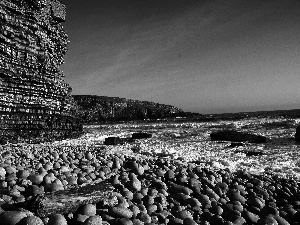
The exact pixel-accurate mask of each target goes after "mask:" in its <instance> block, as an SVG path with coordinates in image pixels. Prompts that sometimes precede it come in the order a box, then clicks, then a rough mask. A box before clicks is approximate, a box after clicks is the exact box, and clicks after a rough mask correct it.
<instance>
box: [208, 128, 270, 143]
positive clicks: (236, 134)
mask: <svg viewBox="0 0 300 225" xmlns="http://www.w3.org/2000/svg"><path fill="white" fill-rule="evenodd" d="M210 138H211V140H212V141H232V142H249V143H266V142H267V138H266V137H263V136H261V135H256V134H250V133H245V132H240V131H236V130H220V131H215V132H212V133H211V134H210Z"/></svg>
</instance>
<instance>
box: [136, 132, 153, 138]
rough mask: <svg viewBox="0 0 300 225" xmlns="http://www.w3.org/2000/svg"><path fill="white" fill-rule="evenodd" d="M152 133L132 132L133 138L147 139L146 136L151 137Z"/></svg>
mask: <svg viewBox="0 0 300 225" xmlns="http://www.w3.org/2000/svg"><path fill="white" fill-rule="evenodd" d="M151 137H152V134H149V133H133V134H132V139H146V138H151Z"/></svg>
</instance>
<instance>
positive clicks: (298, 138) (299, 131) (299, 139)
mask: <svg viewBox="0 0 300 225" xmlns="http://www.w3.org/2000/svg"><path fill="white" fill-rule="evenodd" d="M295 140H296V141H297V142H300V126H298V127H297V128H296V134H295Z"/></svg>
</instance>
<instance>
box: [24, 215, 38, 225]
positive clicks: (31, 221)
mask: <svg viewBox="0 0 300 225" xmlns="http://www.w3.org/2000/svg"><path fill="white" fill-rule="evenodd" d="M20 223H21V224H20V225H44V222H43V221H42V220H41V219H40V218H39V217H37V216H28V217H26V218H24V219H22V220H21V221H20Z"/></svg>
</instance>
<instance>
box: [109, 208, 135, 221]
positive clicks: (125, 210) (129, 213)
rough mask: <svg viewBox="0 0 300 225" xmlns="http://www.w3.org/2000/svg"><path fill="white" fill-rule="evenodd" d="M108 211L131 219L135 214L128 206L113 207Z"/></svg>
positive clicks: (115, 215)
mask: <svg viewBox="0 0 300 225" xmlns="http://www.w3.org/2000/svg"><path fill="white" fill-rule="evenodd" d="M108 212H109V213H110V214H111V215H112V216H114V217H117V218H128V219H130V218H131V217H132V216H133V212H132V211H131V210H130V209H128V208H123V207H111V208H109V210H108Z"/></svg>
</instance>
